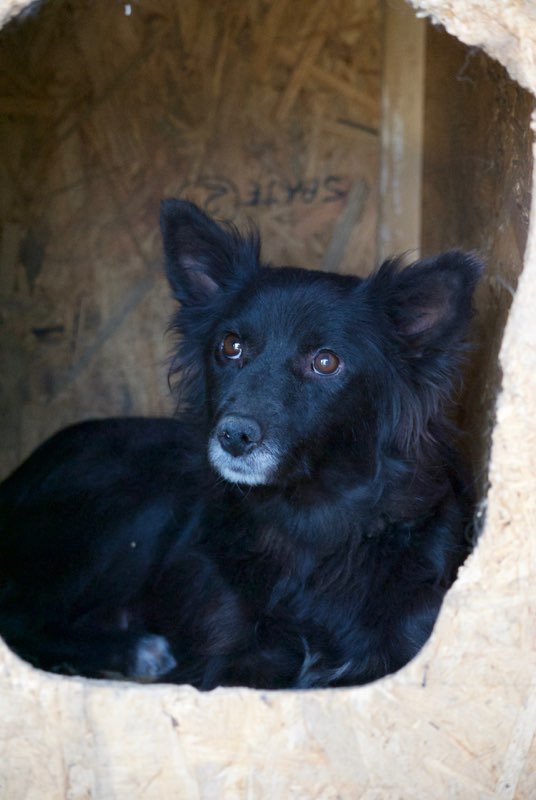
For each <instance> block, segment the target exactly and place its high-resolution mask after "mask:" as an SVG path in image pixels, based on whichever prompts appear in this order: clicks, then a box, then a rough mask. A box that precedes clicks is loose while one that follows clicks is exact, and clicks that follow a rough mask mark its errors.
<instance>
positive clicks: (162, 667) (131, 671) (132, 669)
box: [127, 633, 177, 681]
mask: <svg viewBox="0 0 536 800" xmlns="http://www.w3.org/2000/svg"><path fill="white" fill-rule="evenodd" d="M176 665H177V662H176V661H175V659H174V658H173V654H172V652H171V648H170V646H169V643H168V640H167V639H166V638H164V636H156V635H154V634H150V633H149V634H147V635H146V636H140V638H139V639H138V641H137V642H136V645H135V647H134V648H133V650H132V652H131V654H130V657H129V660H128V664H127V677H128V678H132V679H134V680H145V681H151V680H153V681H154V680H157V678H161V677H162V676H163V675H165V674H166V673H167V672H169V671H170V670H172V669H173V667H175V666H176Z"/></svg>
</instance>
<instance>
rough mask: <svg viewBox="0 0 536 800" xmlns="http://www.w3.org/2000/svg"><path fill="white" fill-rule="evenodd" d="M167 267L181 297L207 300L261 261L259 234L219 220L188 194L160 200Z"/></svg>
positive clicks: (243, 278)
mask: <svg viewBox="0 0 536 800" xmlns="http://www.w3.org/2000/svg"><path fill="white" fill-rule="evenodd" d="M160 228H161V231H162V238H163V241H164V253H165V263H166V273H167V277H168V280H169V283H170V285H171V288H172V289H173V293H174V294H175V297H176V298H177V300H179V301H180V302H181V303H182V304H183V305H195V304H202V303H204V302H207V301H208V300H210V298H211V297H212V296H213V295H214V294H215V293H216V292H218V291H219V290H221V289H230V290H233V289H237V288H239V287H240V286H241V285H242V284H243V283H244V282H245V281H246V280H247V278H249V277H250V276H251V275H252V274H254V273H255V271H256V270H257V267H258V265H259V237H258V235H257V234H256V233H251V234H249V235H248V236H241V235H240V234H239V233H238V231H237V230H236V229H235V228H233V227H232V226H230V225H219V224H218V223H217V222H215V221H214V220H213V219H211V218H210V217H209V216H207V215H206V214H205V213H204V212H203V211H201V209H200V208H198V207H197V206H196V205H194V204H193V203H190V202H188V201H187V200H176V199H174V198H170V199H167V200H163V201H162V203H161V206H160Z"/></svg>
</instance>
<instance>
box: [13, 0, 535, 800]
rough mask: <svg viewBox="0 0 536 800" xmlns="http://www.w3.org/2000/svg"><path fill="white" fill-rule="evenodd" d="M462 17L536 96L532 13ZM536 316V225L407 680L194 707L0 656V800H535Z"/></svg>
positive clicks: (189, 700) (165, 692)
mask: <svg viewBox="0 0 536 800" xmlns="http://www.w3.org/2000/svg"><path fill="white" fill-rule="evenodd" d="M422 5H423V6H424V5H425V3H424V2H422ZM432 5H433V7H434V9H435V12H436V14H440V12H441V4H440V3H438V2H434V3H432V2H431V1H430V3H429V4H427V7H431V6H432ZM443 5H444V7H445V9H447V11H448V13H450V10H451V8H452V5H453V4H452V3H448V2H446V3H444V4H443ZM484 5H485V6H486V14H483V12H482V7H483V6H484ZM459 6H460V9H461V10H462V11H463V13H464V14H465V13H466V11H467V10H468V12H469V13H468V16H467V17H466V18H465V19H466V22H465V27H464V26H460V27H459V29H458V35H459V36H462V37H463V36H464V37H466V39H467V40H469V39H471V40H472V41H475V39H477V38H478V37H479V34H478V30H479V25H483V26H484V28H485V32H484V33H483V34H482V41H484V42H486V46H487V47H488V49H489V50H490V52H491V54H492V55H496V56H499V55H502V56H503V57H504V58H505V59H509V58H511V56H510V53H511V52H512V51H514V53H515V55H514V58H518V59H520V60H523V63H520V64H519V71H520V72H522V73H523V74H524V75H525V76H526V77H527V82H526V84H525V85H527V86H530V87H532V90H533V91H536V58H535V51H534V50H531V51H529V50H527V49H526V48H525V47H524V46H523V47H520V43H519V41H518V40H517V39H516V38H515V36H513V37H510V36H509V35H506V34H508V32H509V30H510V25H511V19H512V17H513V16H516V15H517V17H518V18H520V19H521V20H522V19H523V8H525V9H527V4H519V3H515V2H507V0H494V2H491V1H490V0H489V1H488V3H486V4H483V3H476V2H471V0H464V2H463V4H462V3H460V4H459ZM527 13H529V12H527ZM489 15H493V18H494V26H493V30H494V31H495V35H496V40H495V39H493V37H490V35H489V30H490V28H489V26H488V25H487V17H488V16H489ZM501 18H504V19H505V20H506V21H505V23H504V26H503V27H501ZM524 20H525V30H526V29H527V27H528V25H529V23H530V20H529V19H528V18H527V16H526V15H525V17H524ZM443 21H445V20H443ZM522 27H523V26H520V28H519V29H520V30H521V29H522ZM508 43H510V44H508ZM505 53H506V55H505ZM529 78H530V80H529ZM534 308H536V220H535V219H534V216H533V217H532V218H531V223H530V229H529V237H528V242H527V249H526V253H525V267H524V271H523V274H522V275H521V278H520V281H519V287H518V292H517V294H516V296H515V299H514V302H513V304H512V308H511V312H510V315H509V320H508V324H507V328H506V332H505V338H504V341H503V345H502V349H501V364H502V369H503V391H502V394H501V396H500V398H499V405H498V413H497V426H496V428H495V431H494V437H493V452H492V462H491V483H492V486H491V490H490V493H489V497H488V516H487V524H486V529H485V532H484V535H483V536H482V538H481V541H480V544H479V546H478V548H477V550H476V551H475V553H474V554H473V556H472V557H471V558H470V560H469V562H468V563H467V565H466V566H465V567H464V569H463V571H462V575H461V577H460V579H459V581H458V582H457V583H456V585H455V587H454V589H453V590H452V591H451V592H450V594H449V595H448V598H447V601H446V604H445V607H444V610H443V612H442V614H441V617H440V620H439V622H438V625H437V626H436V630H435V632H434V635H433V637H432V639H431V641H430V642H429V644H428V645H427V646H426V648H425V649H424V650H423V652H422V653H421V655H420V656H419V657H418V658H417V659H416V660H415V661H414V662H413V663H412V664H411V665H410V666H409V667H407V668H406V669H404V670H403V671H402V672H401V673H399V674H398V675H396V676H394V677H391V678H388V679H385V680H383V681H380V682H378V683H377V684H374V685H372V686H368V687H362V688H360V689H352V690H338V691H325V692H316V691H315V692H311V693H293V692H289V693H280V692H274V693H260V692H251V691H244V690H218V691H215V692H213V693H210V694H205V695H202V694H199V693H197V692H195V691H194V690H191V689H188V688H180V687H169V688H167V687H148V688H141V687H133V686H122V685H119V684H112V683H110V684H106V683H98V684H97V683H92V682H89V681H83V680H79V679H76V678H58V677H54V676H45V675H41V674H39V673H37V672H36V671H34V670H32V669H30V668H29V667H27V666H26V665H23V664H20V663H19V662H18V661H17V660H16V659H15V658H14V657H13V656H12V655H10V654H9V653H8V652H7V650H5V649H3V650H1V651H0V689H1V691H0V719H1V720H2V722H1V724H0V735H1V736H2V740H1V745H0V747H1V753H0V755H1V760H0V765H1V766H0V796H5V797H6V798H10V800H11V798H14V799H15V800H19V798H46V799H47V800H48V798H51V799H52V798H58V797H69V798H84V799H86V798H121V799H122V798H125V799H126V798H128V800H130V799H131V798H144V800H145V798H148V800H151V799H152V798H155V800H161V798H167V797H173V798H179V799H180V798H186V799H187V800H190V798H218V800H219V799H220V798H224V799H226V798H242V797H252V798H270V800H272V798H279V797H281V798H283V797H284V798H296V800H305V799H307V800H309V798H315V799H316V798H322V800H328V798H329V799H333V800H335V798H343V799H344V800H346V799H348V800H355V798H367V799H368V800H373V799H374V800H383V799H384V798H388V800H391V798H412V800H413V799H414V798H416V799H417V800H420V798H422V800H430V798H462V799H463V800H466V798H479V799H480V800H488V799H489V800H491V799H492V798H526V800H531V799H532V798H534V797H536V740H535V736H534V734H535V726H536V652H535V645H536V594H535V592H534V585H535V572H536V539H535V537H534V536H533V527H534V519H535V518H536V491H535V489H536V487H535V485H534V482H535V481H534V476H535V475H536V446H535V445H536V415H535V414H534V398H535V396H536V355H535V354H536V323H535V319H534Z"/></svg>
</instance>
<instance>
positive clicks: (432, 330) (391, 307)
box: [370, 250, 483, 356]
mask: <svg viewBox="0 0 536 800" xmlns="http://www.w3.org/2000/svg"><path fill="white" fill-rule="evenodd" d="M482 269H483V267H482V264H481V262H480V261H479V259H478V258H477V257H476V256H475V255H474V254H472V253H463V252H462V251H459V250H452V251H449V252H447V253H442V254H441V255H439V256H436V257H435V258H426V259H423V260H421V261H416V262H415V263H414V264H411V265H410V266H409V267H405V268H400V263H399V262H397V261H389V262H386V263H385V264H383V265H382V266H381V267H380V269H379V270H378V272H377V273H376V275H374V276H373V277H372V279H371V285H370V288H371V290H372V295H373V296H375V299H376V301H377V300H380V302H381V305H382V311H383V313H384V314H387V316H388V318H389V320H390V322H391V325H392V326H393V327H394V330H395V333H396V334H397V338H399V339H400V340H402V342H403V343H404V345H405V346H406V347H407V348H408V349H409V352H410V353H413V354H414V355H416V356H421V355H424V354H425V353H426V352H430V353H431V352H434V351H438V350H445V349H447V348H449V347H455V346H456V344H457V343H458V342H459V343H461V342H462V341H463V338H464V336H465V335H466V334H467V330H468V326H469V322H470V320H471V317H472V297H473V292H474V289H475V286H476V283H477V281H478V279H479V277H480V275H481V273H482Z"/></svg>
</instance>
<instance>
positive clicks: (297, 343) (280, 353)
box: [161, 200, 481, 486]
mask: <svg viewBox="0 0 536 800" xmlns="http://www.w3.org/2000/svg"><path fill="white" fill-rule="evenodd" d="M161 225H162V232H163V238H164V249H165V255H166V266H167V274H168V278H169V281H170V284H171V286H172V288H173V291H174V294H175V296H176V298H177V299H178V300H179V301H180V304H181V306H180V310H179V312H178V314H177V317H176V327H177V328H178V330H179V331H180V333H181V336H182V340H181V342H180V344H179V349H178V353H177V357H176V359H175V362H174V370H175V371H177V372H179V373H180V374H181V384H180V391H181V392H183V393H185V396H186V400H187V404H188V405H190V406H191V407H196V408H197V409H198V412H199V413H200V414H201V415H203V414H204V413H206V415H207V420H206V421H207V422H208V453H209V458H210V461H211V463H212V465H213V467H214V468H215V469H216V471H217V472H218V473H219V474H220V475H221V476H222V477H223V478H225V479H227V480H228V481H232V482H236V483H242V484H249V485H267V484H276V485H286V486H288V485H289V484H292V483H295V482H299V481H301V482H304V481H307V480H309V481H310V480H311V479H315V478H319V476H322V481H323V483H324V484H325V485H326V484H329V482H330V481H335V480H336V481H338V482H339V485H340V484H341V483H342V484H344V477H345V475H347V477H348V480H352V481H353V483H354V484H355V483H356V478H360V479H361V480H362V482H363V485H365V484H367V483H370V481H372V480H373V479H374V476H375V475H377V473H378V464H379V462H380V461H381V460H382V459H383V458H390V457H394V456H404V457H406V458H407V459H410V460H411V459H412V458H414V457H415V455H416V452H417V450H418V449H419V448H421V447H422V446H423V443H424V442H426V441H427V440H428V441H430V440H432V439H433V438H434V437H435V436H437V427H438V421H439V420H440V418H441V417H442V415H443V414H444V409H445V403H446V402H447V401H448V400H449V399H450V396H451V393H452V388H453V381H454V379H455V377H456V375H457V369H458V365H459V361H460V355H461V353H462V352H463V348H464V339H465V337H466V334H467V329H468V324H469V321H470V318H471V302H472V300H471V299H472V294H473V289H474V286H475V283H476V281H477V279H478V276H479V274H480V270H481V267H480V264H479V262H478V260H477V259H476V258H475V257H474V256H473V255H471V254H464V253H461V252H459V251H452V252H448V253H445V254H442V255H440V256H438V257H436V258H432V259H424V260H422V261H417V262H415V263H414V264H412V265H410V266H408V267H405V268H402V266H401V264H400V263H399V262H398V261H390V262H386V263H385V264H383V265H382V266H381V267H380V269H379V270H378V271H377V272H376V273H374V274H373V275H371V276H370V277H369V278H367V279H365V280H361V279H359V278H357V277H354V276H349V275H338V274H332V273H321V272H316V271H312V270H304V269H295V268H291V267H279V268H274V267H267V266H264V265H262V263H261V262H260V260H259V240H258V237H257V236H256V234H249V235H247V236H244V237H243V236H240V235H239V234H238V232H237V231H236V230H235V229H234V228H230V227H225V226H222V225H219V224H217V223H216V222H215V221H214V220H212V219H210V218H209V217H207V216H206V215H205V214H204V213H203V212H202V211H200V210H199V209H198V208H197V207H196V206H194V205H193V204H191V203H188V202H186V201H180V200H167V201H164V203H163V204H162V214H161ZM200 435H201V431H200ZM358 482H359V481H358Z"/></svg>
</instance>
